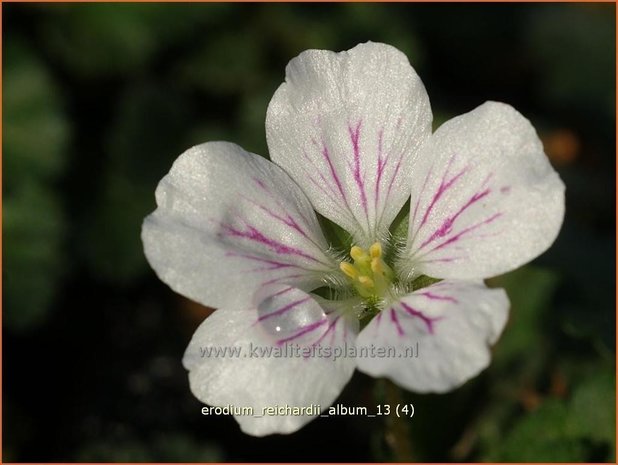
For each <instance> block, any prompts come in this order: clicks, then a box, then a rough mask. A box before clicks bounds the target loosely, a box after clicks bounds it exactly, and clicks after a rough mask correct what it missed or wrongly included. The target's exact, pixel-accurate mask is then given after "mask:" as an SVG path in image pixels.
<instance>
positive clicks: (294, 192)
mask: <svg viewBox="0 0 618 465" xmlns="http://www.w3.org/2000/svg"><path fill="white" fill-rule="evenodd" d="M156 198H157V206H158V208H157V210H156V211H155V212H154V213H153V214H151V215H150V216H149V217H147V218H146V220H145V221H144V225H143V229H142V240H143V242H144V249H145V252H146V257H147V258H148V261H149V262H150V264H151V265H152V267H153V268H154V269H155V271H156V272H157V274H158V275H159V277H160V278H161V279H162V280H163V281H165V282H166V283H167V284H168V285H169V286H170V287H171V288H172V289H174V290H175V291H177V292H179V293H181V294H183V295H185V296H187V297H189V298H191V299H194V300H197V301H198V302H201V303H203V304H205V305H209V306H212V307H220V306H230V305H233V306H244V305H247V304H248V303H249V302H251V298H252V296H253V293H254V292H255V291H256V289H258V288H259V287H260V286H261V285H265V284H269V283H273V282H278V283H295V284H296V285H298V286H300V287H302V288H304V289H308V290H309V289H313V288H315V287H318V286H320V285H322V278H323V274H324V273H325V272H327V271H329V270H333V269H336V263H335V262H333V260H332V259H331V258H330V257H328V256H327V255H326V253H325V251H326V250H327V249H328V245H327V244H326V241H325V239H324V236H323V235H322V232H321V230H320V227H319V224H318V222H317V219H316V216H315V213H314V211H313V210H312V208H311V205H310V204H309V201H308V199H307V198H306V197H305V195H304V194H303V193H302V191H301V190H300V188H299V187H298V186H297V185H296V184H295V183H294V182H293V181H292V180H291V179H290V178H289V176H287V175H286V174H285V172H284V171H283V170H282V169H281V168H279V167H278V166H276V165H275V164H273V163H271V162H269V161H267V160H265V159H263V158H261V157H259V156H257V155H254V154H251V153H248V152H245V151H244V150H242V149H241V148H240V147H238V146H236V145H234V144H229V143H225V142H211V143H207V144H203V145H200V146H197V147H194V148H192V149H190V150H188V151H187V152H185V153H184V154H183V155H181V156H180V157H179V158H178V160H176V162H175V163H174V165H173V167H172V169H171V171H170V172H169V174H168V175H167V176H165V177H164V178H163V179H162V180H161V182H160V183H159V186H158V187H157V191H156Z"/></svg>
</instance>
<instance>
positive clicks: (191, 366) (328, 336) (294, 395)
mask: <svg viewBox="0 0 618 465" xmlns="http://www.w3.org/2000/svg"><path fill="white" fill-rule="evenodd" d="M357 331H358V323H357V322H356V321H354V320H349V319H347V318H345V317H344V316H342V315H341V314H340V313H337V312H333V313H329V314H327V313H325V312H324V310H323V309H322V308H321V307H320V305H319V304H318V303H317V302H316V301H315V300H313V299H312V298H311V297H310V296H309V295H307V294H305V293H304V292H302V291H300V290H298V289H295V288H291V287H282V288H279V289H277V290H276V291H273V292H272V294H271V295H270V296H269V297H267V299H266V300H265V301H264V302H263V304H262V305H260V306H259V307H258V308H257V309H253V310H252V311H247V312H244V311H236V310H229V309H225V308H224V309H220V310H217V311H216V312H214V313H213V314H212V315H211V316H210V317H209V318H207V319H206V321H205V322H204V323H202V325H201V326H200V327H199V328H198V329H197V331H196V332H195V334H194V336H193V339H192V340H191V343H190V344H189V347H188V348H187V351H186V353H185V356H184V359H183V363H184V365H185V367H186V368H187V369H188V370H189V371H190V373H189V380H190V384H191V391H192V392H193V394H194V395H195V396H196V397H197V398H198V399H200V400H201V401H202V402H204V403H206V404H209V405H213V406H226V405H234V406H236V407H240V408H242V407H249V408H251V409H252V411H253V415H246V414H245V415H236V420H237V421H238V423H239V424H240V426H241V429H242V430H243V431H244V432H245V433H247V434H251V435H254V436H265V435H268V434H273V433H291V432H294V431H296V430H298V429H299V428H301V427H302V426H303V425H305V424H306V423H308V422H309V421H311V420H312V419H313V418H315V417H316V416H317V415H318V414H319V408H316V409H314V410H313V411H310V412H308V414H304V415H298V414H296V415H294V414H283V415H279V414H276V415H272V414H268V412H267V410H266V409H268V408H269V407H275V408H276V407H282V408H284V409H285V408H286V407H288V406H289V407H290V408H292V407H310V406H312V405H317V406H319V407H320V408H326V407H328V406H329V405H330V404H331V403H332V402H334V401H335V399H336V398H337V396H338V395H339V394H340V392H341V391H342V389H343V387H344V386H345V385H346V384H347V382H348V381H349V379H350V377H351V376H352V373H353V372H354V368H355V360H354V359H353V358H347V357H345V356H344V354H345V351H344V348H345V345H346V344H347V345H353V344H354V339H355V338H356V333H357ZM225 349H227V352H226V353H225V354H224V353H223V351H224V350H225ZM234 350H236V351H238V352H237V353H236V355H234V352H233V351H234ZM217 351H218V352H217ZM338 351H339V352H338ZM337 353H339V354H340V356H339V357H337V358H336V359H335V354H337ZM217 354H218V355H217ZM284 413H285V412H284ZM306 413H307V412H306Z"/></svg>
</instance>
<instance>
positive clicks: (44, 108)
mask: <svg viewBox="0 0 618 465" xmlns="http://www.w3.org/2000/svg"><path fill="white" fill-rule="evenodd" d="M4 60H5V66H4V69H5V73H4V83H3V97H4V101H3V121H2V124H3V136H4V140H3V150H4V158H3V162H4V166H3V167H4V170H5V172H6V173H10V176H5V177H4V182H5V184H4V188H5V190H8V191H10V190H11V189H13V188H14V187H15V186H17V185H19V184H21V183H23V182H25V180H26V179H41V180H50V179H53V178H54V177H55V176H56V175H58V174H59V173H60V172H61V171H62V169H63V168H64V165H65V162H66V157H65V153H66V148H67V141H68V133H69V124H68V122H67V120H66V118H65V115H64V112H63V109H62V105H61V101H60V98H59V93H58V89H57V88H56V86H55V85H54V83H53V82H52V80H51V78H50V76H49V74H48V73H47V71H46V69H45V67H44V66H43V64H42V63H41V62H40V60H39V59H38V57H37V56H36V55H35V54H34V53H33V52H32V50H30V49H29V48H28V47H27V46H25V45H24V44H23V43H21V42H19V41H10V42H8V43H7V45H6V49H5V56H4Z"/></svg>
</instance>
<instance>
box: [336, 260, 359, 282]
mask: <svg viewBox="0 0 618 465" xmlns="http://www.w3.org/2000/svg"><path fill="white" fill-rule="evenodd" d="M339 268H340V269H341V271H343V272H344V273H345V274H346V276H348V277H350V278H352V279H356V278H357V277H358V270H357V269H356V267H355V266H354V265H352V264H351V263H350V262H341V263H340V264H339Z"/></svg>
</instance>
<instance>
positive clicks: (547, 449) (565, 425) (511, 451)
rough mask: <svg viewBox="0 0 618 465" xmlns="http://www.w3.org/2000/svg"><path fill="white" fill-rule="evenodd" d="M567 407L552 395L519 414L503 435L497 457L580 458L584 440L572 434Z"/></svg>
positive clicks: (525, 459)
mask: <svg viewBox="0 0 618 465" xmlns="http://www.w3.org/2000/svg"><path fill="white" fill-rule="evenodd" d="M573 433H574V431H573V424H572V423H571V422H570V421H569V411H568V409H567V406H566V404H565V403H564V402H563V401H560V400H556V399H552V400H549V401H546V402H544V403H543V404H542V405H541V407H540V408H539V409H538V410H537V411H535V412H533V413H531V414H529V415H527V416H525V417H523V418H522V420H521V421H519V422H518V423H517V424H515V426H514V427H513V429H512V431H511V432H510V433H509V434H508V435H507V437H506V439H505V440H504V443H503V446H502V455H501V457H500V458H499V460H500V461H505V462H581V461H585V459H586V453H587V450H586V446H585V443H584V442H583V441H582V440H581V439H579V438H577V436H576V435H574V434H573Z"/></svg>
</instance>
